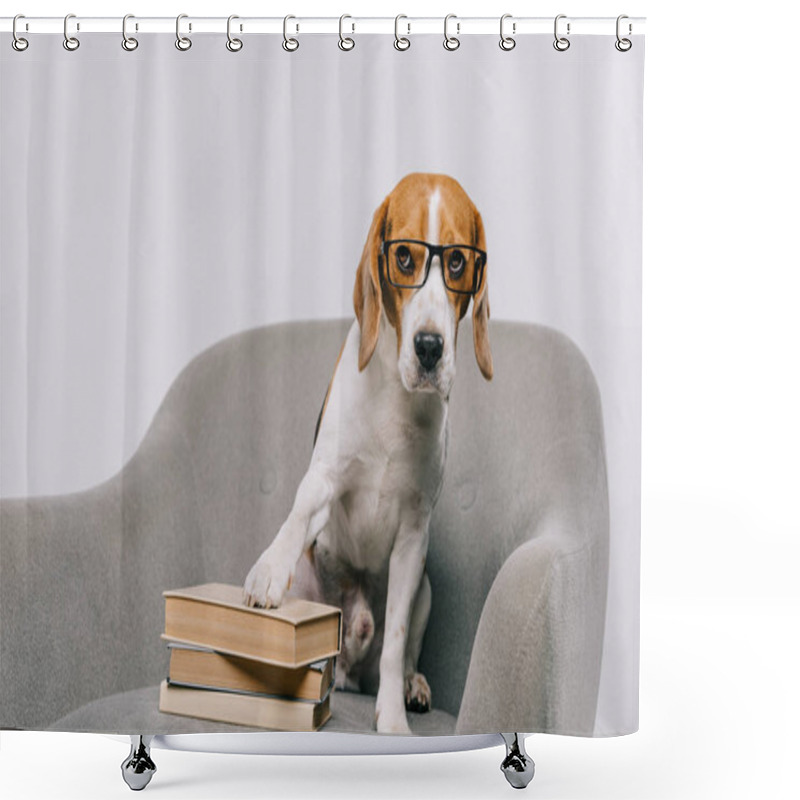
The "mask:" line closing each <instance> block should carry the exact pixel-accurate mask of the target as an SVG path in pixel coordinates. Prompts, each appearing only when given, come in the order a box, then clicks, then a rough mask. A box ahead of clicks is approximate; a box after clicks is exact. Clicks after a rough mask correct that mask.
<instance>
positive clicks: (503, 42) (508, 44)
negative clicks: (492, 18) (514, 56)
mask: <svg viewBox="0 0 800 800" xmlns="http://www.w3.org/2000/svg"><path fill="white" fill-rule="evenodd" d="M511 18H512V17H511V14H503V16H502V17H500V49H501V50H505V51H508V50H513V49H514V48H515V47H516V46H517V40H516V39H515V38H514V37H513V36H506V34H505V31H504V29H503V27H504V25H505V22H506V20H507V19H511ZM511 32H512V33H516V32H517V23H516V22H512V23H511Z"/></svg>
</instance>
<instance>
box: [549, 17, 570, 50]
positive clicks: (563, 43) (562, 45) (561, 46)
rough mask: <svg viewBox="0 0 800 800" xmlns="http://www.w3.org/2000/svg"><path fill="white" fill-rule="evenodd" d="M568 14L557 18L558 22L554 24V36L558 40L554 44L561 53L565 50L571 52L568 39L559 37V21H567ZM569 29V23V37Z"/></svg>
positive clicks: (568, 26)
mask: <svg viewBox="0 0 800 800" xmlns="http://www.w3.org/2000/svg"><path fill="white" fill-rule="evenodd" d="M566 18H567V15H566V14H559V15H558V16H557V17H556V21H555V22H554V23H553V35H554V36H555V37H556V40H555V41H554V42H553V47H555V49H556V50H558V52H559V53H563V52H564V51H565V50H569V45H570V41H569V39H567V37H566V36H559V35H558V21H559V20H560V19H566ZM569 28H570V24H569V22H568V23H567V36H569Z"/></svg>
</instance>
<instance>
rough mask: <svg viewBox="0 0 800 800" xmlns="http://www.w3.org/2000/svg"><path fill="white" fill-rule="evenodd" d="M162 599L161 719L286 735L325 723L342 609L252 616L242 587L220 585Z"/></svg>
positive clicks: (292, 608) (302, 603) (286, 607)
mask: <svg viewBox="0 0 800 800" xmlns="http://www.w3.org/2000/svg"><path fill="white" fill-rule="evenodd" d="M164 598H165V624H164V633H163V634H162V635H161V638H162V639H166V640H167V642H168V646H169V649H170V661H169V676H168V677H167V679H166V680H165V681H163V682H162V683H161V692H160V697H159V710H160V711H163V712H165V713H167V714H181V715H184V716H189V717H199V718H201V719H210V720H215V721H217V722H230V723H233V724H235V725H249V726H252V727H256V728H273V729H276V730H285V731H314V730H317V729H318V728H320V727H321V726H322V725H324V724H325V723H326V722H327V721H328V719H329V718H330V715H331V711H330V695H331V690H332V687H333V673H334V667H335V663H334V661H335V657H336V656H337V655H338V654H339V651H340V649H341V642H342V612H341V609H338V608H335V607H333V606H327V605H323V604H321V603H312V602H310V601H308V600H301V599H289V600H286V601H285V602H284V603H283V605H282V606H281V607H280V608H269V609H264V608H250V607H249V606H246V605H245V604H244V603H243V602H242V587H241V586H232V585H229V584H223V583H206V584H203V585H201V586H191V587H189V588H187V589H177V590H174V591H168V592H164Z"/></svg>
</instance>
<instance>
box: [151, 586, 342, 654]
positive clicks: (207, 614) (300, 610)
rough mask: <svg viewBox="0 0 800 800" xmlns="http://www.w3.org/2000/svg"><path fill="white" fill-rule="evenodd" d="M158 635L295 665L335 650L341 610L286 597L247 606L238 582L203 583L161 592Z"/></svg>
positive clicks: (339, 636)
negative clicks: (161, 629) (160, 630)
mask: <svg viewBox="0 0 800 800" xmlns="http://www.w3.org/2000/svg"><path fill="white" fill-rule="evenodd" d="M164 598H165V613H164V617H165V624H164V633H163V634H162V638H163V639H167V640H171V641H176V642H182V643H184V644H193V645H199V646H201V647H207V648H210V649H213V650H217V651H219V652H221V653H225V654H227V655H232V656H239V657H241V658H251V659H256V660H260V661H263V662H265V663H268V664H274V665H276V666H280V667H289V668H297V667H301V666H306V665H308V664H311V663H313V662H314V661H319V660H321V659H323V658H329V657H331V656H335V655H338V653H339V651H340V649H341V640H342V612H341V609H339V608H335V607H334V606H328V605H324V604H322V603H312V602H311V601H310V600H301V599H299V598H290V599H289V600H286V601H285V602H284V603H283V605H282V606H280V608H251V607H250V606H246V605H245V604H244V603H243V602H242V587H241V586H234V585H230V584H224V583H205V584H202V585H200V586H190V587H188V588H186V589H176V590H173V591H167V592H164Z"/></svg>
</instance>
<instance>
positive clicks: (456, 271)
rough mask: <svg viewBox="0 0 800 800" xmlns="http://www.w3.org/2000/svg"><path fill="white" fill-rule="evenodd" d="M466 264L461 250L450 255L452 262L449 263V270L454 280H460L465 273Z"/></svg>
mask: <svg viewBox="0 0 800 800" xmlns="http://www.w3.org/2000/svg"><path fill="white" fill-rule="evenodd" d="M465 264H466V261H465V260H464V254H463V253H462V252H461V251H460V250H453V252H452V253H450V260H449V261H448V264H447V268H448V269H449V270H450V274H451V275H452V276H453V277H454V278H458V277H459V276H460V275H461V273H462V272H463V271H464V265H465Z"/></svg>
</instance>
